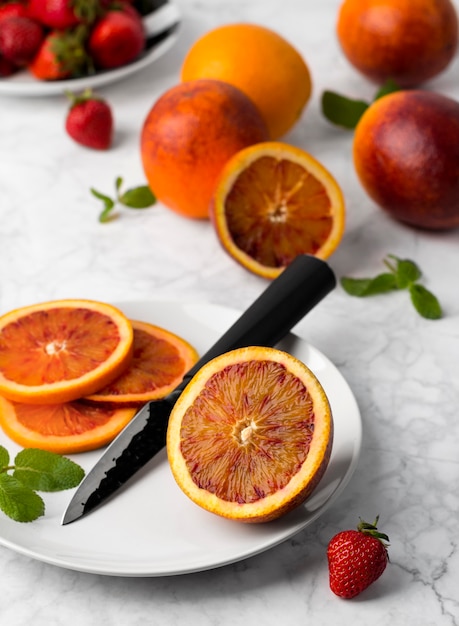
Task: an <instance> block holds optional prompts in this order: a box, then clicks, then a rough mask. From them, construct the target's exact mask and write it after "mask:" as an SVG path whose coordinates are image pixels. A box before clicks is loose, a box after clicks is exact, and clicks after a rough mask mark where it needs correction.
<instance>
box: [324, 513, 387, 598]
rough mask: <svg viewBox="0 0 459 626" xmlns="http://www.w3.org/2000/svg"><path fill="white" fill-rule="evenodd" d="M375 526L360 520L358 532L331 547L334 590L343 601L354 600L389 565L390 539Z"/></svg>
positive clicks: (349, 532) (341, 535) (345, 535)
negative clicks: (387, 542)
mask: <svg viewBox="0 0 459 626" xmlns="http://www.w3.org/2000/svg"><path fill="white" fill-rule="evenodd" d="M378 519H379V518H378V517H377V518H376V520H375V522H374V524H368V523H367V522H363V521H362V520H360V523H359V525H358V526H357V530H343V531H342V532H340V533H338V534H337V535H335V536H334V537H333V538H332V540H331V541H330V543H329V544H328V550H327V557H328V569H329V573H330V589H331V590H332V591H333V593H336V595H337V596H340V597H341V598H354V597H355V596H357V595H358V594H359V593H361V592H362V591H363V590H364V589H366V588H367V587H369V585H371V584H372V583H374V582H375V580H377V579H378V578H379V577H380V576H381V574H382V573H383V572H384V570H385V569H386V565H387V563H388V561H389V555H388V552H387V544H385V543H384V542H385V541H389V537H388V536H387V535H384V534H383V533H380V532H378V529H377V524H378Z"/></svg>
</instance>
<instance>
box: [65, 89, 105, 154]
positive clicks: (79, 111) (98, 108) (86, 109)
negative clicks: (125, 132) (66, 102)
mask: <svg viewBox="0 0 459 626" xmlns="http://www.w3.org/2000/svg"><path fill="white" fill-rule="evenodd" d="M68 95H69V97H70V99H71V105H70V109H69V112H68V114H67V119H66V121H65V129H66V131H67V133H68V134H69V135H70V137H72V139H74V140H75V141H76V142H77V143H79V144H81V145H83V146H86V147H87V148H93V149H95V150H107V149H108V148H109V147H110V145H111V143H112V136H113V116H112V111H111V108H110V106H109V105H108V104H107V102H105V100H102V99H100V98H95V97H94V96H93V95H92V93H91V91H90V90H87V91H85V92H84V93H83V94H82V95H81V96H74V95H73V94H68Z"/></svg>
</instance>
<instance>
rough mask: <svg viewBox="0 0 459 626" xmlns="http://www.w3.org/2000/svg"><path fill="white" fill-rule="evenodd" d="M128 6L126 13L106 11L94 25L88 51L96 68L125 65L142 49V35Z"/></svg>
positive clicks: (140, 28) (144, 40)
mask: <svg viewBox="0 0 459 626" xmlns="http://www.w3.org/2000/svg"><path fill="white" fill-rule="evenodd" d="M128 7H129V9H128V10H124V9H121V10H109V11H108V12H107V13H106V14H105V15H104V16H103V17H102V18H100V19H99V20H98V21H97V22H96V23H95V25H94V27H93V29H92V31H91V34H90V37H89V44H88V49H89V54H90V55H91V56H92V58H93V60H94V63H95V65H96V67H99V68H101V69H109V68H114V67H120V66H122V65H126V64H127V63H130V62H131V61H134V60H135V59H136V58H137V57H138V56H139V54H140V53H141V52H142V51H143V50H144V48H145V43H146V36H145V31H144V28H143V24H142V20H141V18H140V15H139V14H138V13H137V11H135V9H134V8H133V7H132V6H130V5H128Z"/></svg>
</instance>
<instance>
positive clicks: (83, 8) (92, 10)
mask: <svg viewBox="0 0 459 626" xmlns="http://www.w3.org/2000/svg"><path fill="white" fill-rule="evenodd" d="M29 11H30V14H31V15H32V17H34V19H36V20H38V21H39V22H41V23H42V24H44V25H45V26H48V27H49V28H54V29H58V30H64V29H66V28H71V27H73V26H76V25H77V24H81V23H84V24H91V23H92V22H94V20H95V19H96V18H97V17H98V15H99V14H100V11H101V3H100V0H29Z"/></svg>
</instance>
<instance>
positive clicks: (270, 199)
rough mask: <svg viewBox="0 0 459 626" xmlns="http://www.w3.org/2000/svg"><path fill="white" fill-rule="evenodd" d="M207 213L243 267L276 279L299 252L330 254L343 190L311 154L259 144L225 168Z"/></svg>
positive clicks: (339, 228)
mask: <svg viewBox="0 0 459 626" xmlns="http://www.w3.org/2000/svg"><path fill="white" fill-rule="evenodd" d="M210 217H211V219H212V222H213V224H214V226H215V230H216V232H217V235H218V238H219V240H220V242H221V244H222V246H223V248H224V249H225V250H226V251H227V252H228V254H230V256H232V257H233V258H234V259H235V260H236V261H238V262H239V263H240V264H241V265H243V266H244V267H245V268H247V269H248V270H250V271H251V272H253V273H254V274H258V275H260V276H264V277H265V278H270V279H272V278H275V277H276V276H278V275H279V274H280V273H281V272H282V270H283V269H284V268H285V267H286V266H287V265H289V263H291V262H292V261H293V259H294V258H295V257H296V256H298V255H299V254H311V255H314V256H316V257H318V258H321V259H326V258H328V257H329V256H330V255H331V254H332V252H334V250H335V249H336V247H337V246H338V244H339V243H340V241H341V238H342V235H343V231H344V222H345V203H344V198H343V194H342V192H341V189H340V187H339V185H338V183H337V182H336V180H335V179H334V178H333V176H332V175H331V174H330V172H328V170H327V169H326V168H325V167H324V166H323V165H322V164H321V163H319V162H318V161H317V160H316V159H315V158H314V157H312V156H311V155H310V154H308V153H307V152H305V151H304V150H301V149H299V148H296V147H294V146H291V145H289V144H285V143H281V142H265V143H258V144H256V145H254V146H251V147H249V148H245V149H244V150H241V151H240V152H238V153H237V154H236V155H234V156H233V157H232V158H231V159H230V160H229V161H228V162H227V164H226V165H225V167H224V168H223V170H222V172H221V174H220V176H219V181H218V183H217V187H216V191H215V193H214V196H213V200H212V204H211V209H210Z"/></svg>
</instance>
